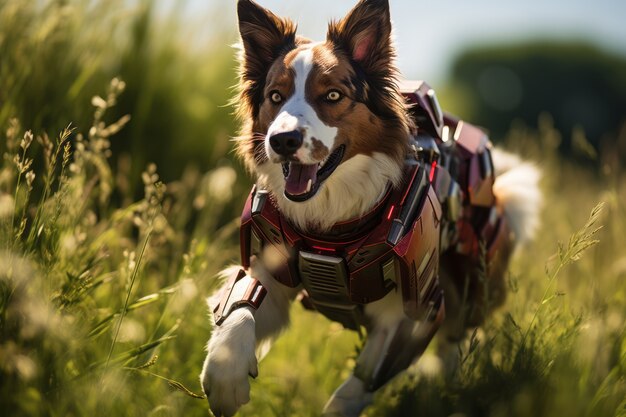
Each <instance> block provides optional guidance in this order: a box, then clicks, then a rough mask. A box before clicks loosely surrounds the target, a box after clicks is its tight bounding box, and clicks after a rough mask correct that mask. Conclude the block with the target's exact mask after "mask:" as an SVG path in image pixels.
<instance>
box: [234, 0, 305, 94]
mask: <svg viewBox="0 0 626 417" xmlns="http://www.w3.org/2000/svg"><path fill="white" fill-rule="evenodd" d="M237 15H238V18H239V33H240V34H241V40H242V42H243V58H244V62H243V63H242V74H241V75H242V77H243V78H244V80H246V81H257V80H259V78H260V77H262V76H263V75H264V74H265V73H266V72H267V70H268V69H269V66H270V65H271V63H272V62H273V61H274V60H275V59H276V58H278V56H279V55H280V54H281V53H282V52H284V51H285V50H287V49H290V48H292V47H294V46H295V39H296V26H295V25H294V24H293V22H291V21H290V20H289V19H281V18H280V17H278V16H276V15H275V14H274V13H272V12H270V11H269V10H267V9H265V8H263V7H261V6H259V5H258V4H256V3H255V2H253V1H251V0H239V1H238V2H237Z"/></svg>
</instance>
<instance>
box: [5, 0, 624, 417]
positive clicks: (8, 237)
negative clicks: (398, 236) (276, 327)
mask: <svg viewBox="0 0 626 417" xmlns="http://www.w3.org/2000/svg"><path fill="white" fill-rule="evenodd" d="M159 19H161V20H159ZM174 21H175V20H174V19H172V20H171V21H170V20H168V19H167V18H164V17H160V18H158V17H157V12H156V6H155V4H153V3H152V2H148V1H139V2H127V1H122V0H113V1H109V2H94V1H90V0H76V1H70V2H68V1H60V0H59V1H54V0H44V1H37V2H23V1H11V0H0V56H1V57H2V59H0V126H1V127H2V129H3V131H4V132H5V133H4V134H3V140H2V141H1V144H0V150H1V151H2V153H3V156H2V162H1V165H0V410H2V412H3V413H8V414H9V415H11V416H16V417H20V416H76V417H79V416H125V415H129V416H130V415H150V416H179V415H186V416H187V415H188V416H196V415H197V416H204V415H207V405H206V403H205V400H203V399H201V397H202V395H200V386H199V383H198V374H199V372H200V369H201V366H202V362H203V360H204V349H203V347H204V346H205V344H206V341H207V339H208V338H209V337H210V332H211V329H210V325H209V320H208V317H207V308H206V304H205V297H206V296H208V295H210V294H212V293H213V292H214V291H215V289H216V288H217V286H218V282H216V280H215V278H214V277H215V275H216V273H217V272H218V271H219V270H220V269H221V268H222V267H224V266H225V265H227V264H229V263H230V262H232V261H236V260H237V258H238V252H239V250H238V247H237V235H238V218H237V217H238V212H239V210H240V204H241V201H242V199H243V197H244V196H245V189H246V188H247V186H249V182H248V181H247V180H245V179H243V180H242V179H241V177H242V176H241V175H238V173H237V170H235V169H233V168H232V167H231V165H230V164H229V163H226V162H224V161H223V160H222V159H221V158H222V157H223V155H224V154H225V153H226V152H227V151H228V149H229V145H228V141H227V136H228V135H230V134H232V132H234V128H233V125H232V120H231V119H230V117H229V116H228V113H229V112H230V109H229V108H226V107H220V105H222V104H224V103H226V102H227V96H228V95H229V91H228V86H230V85H232V84H233V83H234V80H233V72H232V67H233V65H232V60H231V58H230V57H231V52H230V51H225V50H222V49H220V48H215V49H211V48H207V49H203V48H199V49H196V50H190V49H189V47H188V46H187V45H183V43H182V41H181V39H182V38H181V33H182V30H183V29H182V28H181V27H180V25H179V24H176V23H174ZM223 43H226V42H223ZM117 75H122V77H121V78H115V76H117ZM111 79H113V81H112V82H110V84H109V88H108V90H107V91H106V93H105V94H102V95H99V94H101V92H102V91H101V90H102V88H103V87H104V86H105V85H106V84H107V83H108V82H109V80H111ZM121 79H123V80H124V81H125V82H123V81H121ZM89 103H91V106H89V105H88V104H89ZM18 120H19V121H20V122H21V123H20V122H18ZM22 126H24V127H26V128H27V129H28V128H30V129H33V130H32V131H29V130H25V129H24V128H23V127H22ZM561 139H562V134H561V133H560V132H559V130H557V129H556V128H555V127H554V125H553V123H552V121H551V119H550V118H549V117H547V116H542V117H541V118H540V120H539V130H538V131H535V130H530V129H528V128H526V127H524V126H517V127H516V128H515V129H513V130H512V131H511V132H510V133H509V134H508V137H507V139H506V141H505V142H506V143H507V144H508V145H509V146H510V147H512V148H514V149H517V150H521V151H522V152H523V153H525V154H526V155H527V156H530V157H531V158H532V159H534V160H537V161H538V163H539V164H541V165H542V167H543V168H544V184H543V187H544V189H545V192H546V196H547V198H546V204H545V207H546V209H545V210H544V214H543V220H544V222H543V223H544V227H543V228H542V229H541V233H540V236H539V237H538V239H537V240H536V241H535V243H534V244H532V245H531V246H530V247H528V248H525V249H523V250H522V251H521V252H520V253H519V254H518V257H517V258H516V261H515V262H514V264H513V265H512V266H511V269H510V276H509V280H508V281H509V287H510V288H509V289H510V296H509V299H508V301H507V304H506V306H505V307H504V308H503V309H502V310H501V311H499V312H498V313H497V314H496V315H495V317H494V319H493V320H492V321H490V322H489V324H488V325H487V326H486V327H485V328H484V329H482V330H480V331H477V332H475V333H474V334H473V335H471V336H470V337H469V338H468V340H467V341H466V342H465V343H464V344H462V345H461V346H460V358H459V371H458V372H457V374H456V375H455V376H454V377H453V378H451V379H448V380H446V379H445V378H444V377H443V376H442V375H441V373H440V372H439V371H440V368H441V362H440V361H439V360H438V359H437V358H436V357H435V356H434V355H433V353H432V351H430V350H429V351H428V352H427V354H426V355H425V357H424V358H423V360H422V361H420V362H419V364H418V366H417V369H416V371H417V372H414V373H412V374H409V375H404V376H402V377H400V378H398V379H397V380H396V381H394V382H393V383H392V384H391V385H390V386H389V387H388V388H387V389H385V390H384V392H382V393H381V394H380V395H379V396H378V397H377V400H376V404H375V405H374V406H372V407H371V408H370V409H368V410H367V411H366V413H367V415H370V416H379V415H389V416H393V415H398V416H399V415H402V416H404V415H430V416H450V415H456V416H461V415H466V416H484V415H490V416H509V415H511V416H530V415H533V416H537V415H545V416H551V415H572V416H578V415H580V416H624V415H626V414H625V413H626V402H625V401H624V397H625V395H626V383H625V382H624V381H625V376H626V375H625V373H626V335H625V333H624V325H623V323H624V318H625V317H624V314H625V310H624V305H625V304H626V288H625V286H624V279H625V278H626V258H625V257H624V251H623V247H624V244H625V238H624V231H625V230H626V220H624V219H626V205H625V204H624V202H625V201H626V182H625V181H624V176H623V173H622V172H621V171H620V169H621V165H620V161H619V159H618V158H614V157H613V158H612V156H614V155H615V152H614V148H608V149H598V150H596V149H595V148H588V146H587V144H586V143H585V142H584V141H583V142H581V145H580V146H581V148H585V147H587V148H586V149H587V153H588V154H592V153H593V152H596V153H597V155H596V156H597V158H598V160H600V161H603V166H602V170H601V171H598V172H595V171H591V170H586V169H583V168H580V167H576V166H573V165H571V164H570V163H568V162H567V161H564V160H563V159H561V158H560V157H558V156H557V155H556V148H557V147H558V145H559V143H560V142H561ZM583 139H584V138H583ZM579 140H580V139H579ZM620 143H626V139H622V142H620ZM619 146H623V145H619ZM591 149H593V152H592V151H591ZM124 155H126V156H124ZM190 155H192V156H190ZM150 161H157V165H158V166H159V170H158V173H157V168H156V167H157V165H154V164H152V163H150ZM193 163H196V164H201V165H202V166H203V167H204V168H207V167H208V166H210V167H211V170H210V171H208V172H204V170H203V171H202V172H201V171H199V170H198V169H196V168H194V167H193ZM163 172H166V174H165V175H163V177H162V176H161V175H162V173H163ZM133 184H139V186H137V187H135V186H133ZM240 184H245V186H242V185H240ZM138 191H139V192H138ZM597 201H604V202H605V205H604V208H603V209H602V211H600V210H599V209H598V210H593V206H594V203H595V202H597ZM589 212H592V216H591V218H589V219H588V218H587V213H589ZM585 222H587V223H585ZM600 224H602V225H603V226H604V227H603V228H602V229H598V227H599V225H600ZM580 225H584V226H583V227H582V228H580V229H579V232H575V230H577V229H578V227H579V226H580ZM570 236H571V238H570ZM557 242H566V243H563V244H558V243H557ZM552 253H556V254H555V255H554V256H553V257H549V255H550V254H552ZM292 310H293V317H292V328H291V329H290V330H289V331H288V332H286V333H285V334H284V335H283V336H282V337H281V339H280V340H279V341H278V342H276V343H275V345H274V347H273V348H272V351H271V352H270V353H269V354H268V355H267V357H266V358H265V359H264V360H263V361H262V362H261V363H260V377H259V378H258V379H256V380H254V381H253V382H252V400H251V404H249V405H248V406H246V407H244V408H243V409H242V410H241V412H240V413H239V415H242V416H268V415H275V416H292V415H297V416H316V415H319V411H320V410H321V408H322V406H323V404H324V402H325V401H326V399H327V398H328V396H329V395H330V394H331V393H332V391H333V390H334V388H336V387H337V386H338V385H339V384H340V382H341V381H342V380H343V379H344V378H345V377H347V375H348V374H349V372H350V371H351V369H352V367H353V366H354V357H355V352H356V351H357V350H358V346H359V344H360V341H359V340H358V337H357V335H355V334H353V333H349V332H346V331H344V330H342V329H341V328H340V326H338V325H337V324H332V323H329V322H328V321H326V320H325V319H323V318H321V317H319V316H318V315H315V314H312V313H310V312H307V311H305V310H303V309H302V308H301V307H300V306H294V308H293V309H292ZM433 349H434V346H433ZM7 410H8V411H7Z"/></svg>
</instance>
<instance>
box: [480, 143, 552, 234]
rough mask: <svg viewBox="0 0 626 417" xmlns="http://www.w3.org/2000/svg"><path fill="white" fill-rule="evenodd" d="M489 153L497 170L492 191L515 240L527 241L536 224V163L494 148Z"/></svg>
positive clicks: (538, 194)
mask: <svg viewBox="0 0 626 417" xmlns="http://www.w3.org/2000/svg"><path fill="white" fill-rule="evenodd" d="M491 156H492V158H493V164H494V166H495V171H496V181H495V183H494V185H493V192H494V194H495V196H496V199H497V200H498V204H499V205H500V206H502V207H503V208H504V212H505V215H506V216H507V219H508V221H509V224H510V226H511V228H512V229H513V232H514V233H515V237H516V241H517V242H518V243H524V242H527V241H529V240H530V239H532V238H533V236H534V234H535V232H536V230H537V228H538V227H539V211H540V210H541V203H542V195H541V190H540V189H539V179H540V177H541V172H540V170H539V168H537V166H536V165H534V164H532V163H530V162H525V161H522V160H521V159H520V158H519V157H518V156H516V155H513V154H511V153H508V152H505V151H503V150H501V149H497V148H495V149H493V150H492V153H491Z"/></svg>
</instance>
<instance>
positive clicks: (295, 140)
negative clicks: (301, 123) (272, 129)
mask: <svg viewBox="0 0 626 417" xmlns="http://www.w3.org/2000/svg"><path fill="white" fill-rule="evenodd" d="M302 140H303V138H302V132H301V131H299V130H292V131H290V132H282V133H276V134H275V135H272V136H270V146H271V147H272V149H273V150H274V152H276V153H277V154H279V155H283V156H290V155H293V154H294V153H295V152H296V151H297V150H298V148H300V146H302Z"/></svg>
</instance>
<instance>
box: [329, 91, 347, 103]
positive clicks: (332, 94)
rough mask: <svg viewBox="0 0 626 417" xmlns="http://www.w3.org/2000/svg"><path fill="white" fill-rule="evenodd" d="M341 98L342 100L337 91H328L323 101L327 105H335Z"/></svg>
mask: <svg viewBox="0 0 626 417" xmlns="http://www.w3.org/2000/svg"><path fill="white" fill-rule="evenodd" d="M342 98H343V94H341V93H340V92H339V91H337V90H330V91H329V92H328V93H326V97H324V99H325V100H326V101H328V102H329V103H336V102H338V101H339V100H341V99H342Z"/></svg>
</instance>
